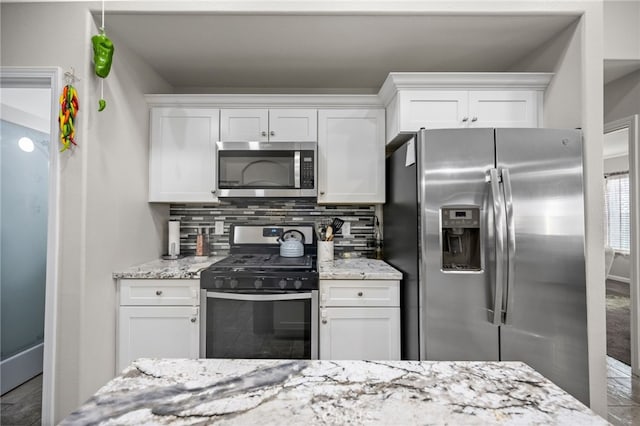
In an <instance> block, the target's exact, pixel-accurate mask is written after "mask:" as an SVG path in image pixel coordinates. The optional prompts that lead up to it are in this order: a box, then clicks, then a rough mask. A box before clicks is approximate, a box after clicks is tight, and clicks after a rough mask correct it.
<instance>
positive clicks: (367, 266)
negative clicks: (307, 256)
mask: <svg viewBox="0 0 640 426" xmlns="http://www.w3.org/2000/svg"><path fill="white" fill-rule="evenodd" d="M318 272H319V273H320V279H321V280H322V279H326V280H401V279H402V272H400V271H398V270H397V269H395V268H393V267H391V266H390V265H389V264H388V263H386V262H384V261H382V260H376V259H363V258H355V259H335V260H334V261H333V262H330V263H318Z"/></svg>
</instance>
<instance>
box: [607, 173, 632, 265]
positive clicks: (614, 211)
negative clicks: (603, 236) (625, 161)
mask: <svg viewBox="0 0 640 426" xmlns="http://www.w3.org/2000/svg"><path fill="white" fill-rule="evenodd" d="M629 207H630V206H629V173H628V172H626V173H622V174H615V175H610V176H607V177H606V180H605V216H606V217H605V220H606V225H607V245H609V246H610V247H611V248H613V249H614V250H619V251H626V252H628V251H629V248H630V241H629V240H630V234H631V228H630V224H629Z"/></svg>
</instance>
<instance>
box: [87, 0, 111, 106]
mask: <svg viewBox="0 0 640 426" xmlns="http://www.w3.org/2000/svg"><path fill="white" fill-rule="evenodd" d="M91 44H92V45H93V64H94V70H95V73H96V75H97V76H98V77H100V78H102V81H100V100H99V101H98V111H102V110H103V109H105V108H106V106H107V101H106V100H105V99H104V79H105V78H107V76H108V75H109V72H110V71H111V64H112V63H113V52H114V51H115V46H114V45H113V42H112V41H111V39H109V37H107V34H106V33H105V31H104V0H103V1H102V26H101V27H100V34H96V35H94V36H93V37H91Z"/></svg>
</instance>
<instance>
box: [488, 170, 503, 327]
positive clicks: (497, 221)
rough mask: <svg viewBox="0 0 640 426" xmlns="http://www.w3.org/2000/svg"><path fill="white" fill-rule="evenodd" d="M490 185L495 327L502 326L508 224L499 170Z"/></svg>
mask: <svg viewBox="0 0 640 426" xmlns="http://www.w3.org/2000/svg"><path fill="white" fill-rule="evenodd" d="M489 183H490V184H491V197H492V199H493V223H494V225H495V227H496V232H495V240H496V274H495V293H494V298H493V319H492V321H491V322H492V323H493V324H494V325H500V324H502V292H503V288H504V263H505V256H506V253H505V244H504V240H505V234H506V229H505V228H506V223H505V218H504V199H503V194H502V191H501V190H500V174H499V172H498V169H491V170H489Z"/></svg>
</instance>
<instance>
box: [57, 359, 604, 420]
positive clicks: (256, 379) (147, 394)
mask: <svg viewBox="0 0 640 426" xmlns="http://www.w3.org/2000/svg"><path fill="white" fill-rule="evenodd" d="M214 422H216V423H220V424H238V425H240V424H243V425H244V424H261V425H267V424H278V425H282V424H347V423H348V424H397V425H399V424H406V425H409V424H545V425H548V424H572V425H576V424H579V425H604V424H607V422H606V421H605V420H604V419H602V418H601V417H599V416H597V415H596V414H595V413H593V412H592V411H591V410H590V409H589V408H587V407H586V406H584V405H583V404H582V403H580V402H579V401H578V400H576V399H575V398H573V397H572V396H570V395H569V394H567V393H566V392H564V391H563V390H562V389H560V388H559V387H557V386H556V385H554V384H553V383H552V382H550V381H549V380H547V379H546V378H544V377H543V376H541V375H540V374H538V373H537V372H535V371H534V370H533V369H531V368H530V367H528V366H527V365H526V364H524V363H521V362H468V361H460V362H434V361H317V360H312V361H309V360H242V359H206V360H205V359H201V360H185V359H139V360H137V361H134V362H133V364H132V365H130V366H129V367H127V368H126V369H125V370H124V371H123V372H122V374H121V375H120V376H118V377H116V378H115V379H113V380H111V381H110V382H109V383H107V384H106V385H105V386H103V387H102V388H101V389H100V390H99V391H98V392H97V393H96V394H95V395H94V396H93V397H92V398H91V399H89V400H88V401H87V402H86V403H85V404H84V405H82V406H81V407H80V408H78V410H76V411H75V412H73V413H71V414H70V415H69V416H68V417H67V418H66V419H65V420H63V422H62V423H61V424H63V425H77V424H118V425H129V424H131V425H138V424H171V425H193V424H208V423H214Z"/></svg>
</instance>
